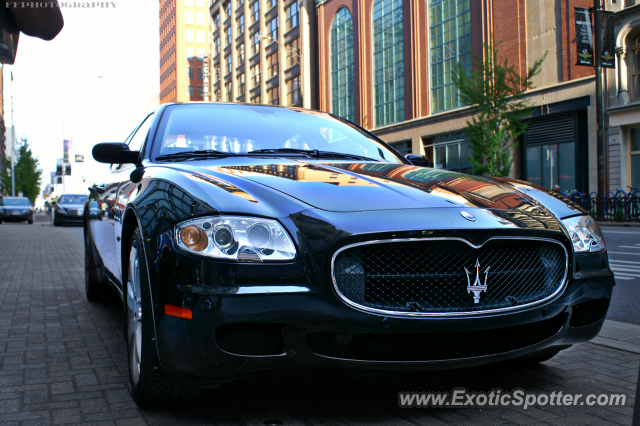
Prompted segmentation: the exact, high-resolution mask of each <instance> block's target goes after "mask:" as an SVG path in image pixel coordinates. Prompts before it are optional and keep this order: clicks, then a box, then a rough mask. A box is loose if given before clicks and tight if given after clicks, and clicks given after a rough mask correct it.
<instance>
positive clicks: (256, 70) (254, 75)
mask: <svg viewBox="0 0 640 426" xmlns="http://www.w3.org/2000/svg"><path fill="white" fill-rule="evenodd" d="M258 84H260V64H257V65H254V66H252V67H251V87H252V88H253V87H256V86H257V85H258Z"/></svg>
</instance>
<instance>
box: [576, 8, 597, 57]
mask: <svg viewBox="0 0 640 426" xmlns="http://www.w3.org/2000/svg"><path fill="white" fill-rule="evenodd" d="M575 18H576V50H577V51H578V62H577V63H576V65H584V66H587V67H592V66H594V65H593V36H592V34H593V32H592V31H591V14H590V13H589V9H585V8H582V7H576V8H575Z"/></svg>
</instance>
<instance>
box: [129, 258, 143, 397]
mask: <svg viewBox="0 0 640 426" xmlns="http://www.w3.org/2000/svg"><path fill="white" fill-rule="evenodd" d="M126 297H127V303H126V310H127V314H126V316H127V319H126V320H127V348H128V351H129V370H130V371H131V381H132V382H133V383H134V384H135V385H137V384H138V382H139V381H140V363H141V359H142V295H141V293H140V257H139V256H138V249H137V248H136V247H131V254H130V255H129V274H128V277H127V293H126Z"/></svg>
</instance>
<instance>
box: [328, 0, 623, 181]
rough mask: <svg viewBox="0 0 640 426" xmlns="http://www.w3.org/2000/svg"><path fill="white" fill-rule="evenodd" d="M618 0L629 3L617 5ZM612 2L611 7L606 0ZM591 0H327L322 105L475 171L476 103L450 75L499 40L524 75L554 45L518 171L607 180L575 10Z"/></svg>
mask: <svg viewBox="0 0 640 426" xmlns="http://www.w3.org/2000/svg"><path fill="white" fill-rule="evenodd" d="M619 1H620V0H619ZM607 3H609V2H607ZM592 6H593V0H573V1H571V2H568V1H557V0H318V2H317V11H318V51H319V65H318V68H319V70H320V71H319V72H320V76H321V78H320V80H319V109H321V110H324V111H330V112H333V113H336V114H339V115H341V116H343V117H346V118H348V119H350V120H353V121H354V122H356V123H358V124H361V125H362V126H363V127H365V128H367V129H370V130H371V131H372V132H373V133H375V134H376V135H378V136H379V137H380V138H382V139H383V140H385V141H386V142H389V143H391V144H392V145H393V146H394V147H396V148H397V149H398V150H399V151H400V152H403V153H409V152H413V153H418V154H423V155H425V156H426V157H428V158H429V160H430V161H431V162H432V163H433V164H434V167H437V168H442V169H447V170H453V171H461V172H470V171H471V169H472V167H471V164H470V163H469V161H468V160H467V156H468V155H469V141H468V139H467V137H466V134H465V133H464V128H465V127H466V121H467V120H469V119H470V108H469V107H468V106H465V105H461V104H460V101H459V98H458V94H457V89H456V87H455V85H454V84H453V81H452V79H451V71H452V70H453V69H454V66H455V64H456V63H461V64H462V65H463V66H464V67H471V62H472V56H473V54H475V55H477V56H479V57H482V56H483V47H482V44H483V42H484V43H486V42H489V40H490V38H491V36H493V38H494V42H495V43H500V44H499V45H498V46H497V47H498V50H499V54H500V55H502V56H505V57H506V58H508V60H509V63H510V64H514V65H515V67H516V70H517V71H518V72H519V73H520V74H521V75H525V73H526V72H527V69H528V67H530V66H532V64H533V63H534V62H535V61H536V60H538V59H540V58H541V57H542V56H543V55H544V53H545V52H546V51H548V52H549V53H548V54H547V57H546V60H545V61H544V63H543V66H542V72H541V74H540V75H538V76H537V77H535V79H534V84H535V86H536V89H534V90H530V91H529V92H528V93H527V94H526V98H528V99H529V100H530V101H531V102H532V104H533V105H535V110H534V112H533V114H532V116H531V117H528V118H527V119H528V120H529V131H528V133H527V134H526V135H525V136H524V137H522V138H521V140H520V141H519V144H518V146H517V147H516V148H512V152H513V155H514V165H513V167H512V169H511V177H515V178H520V179H524V180H528V181H530V182H534V183H537V184H540V185H543V186H546V187H548V188H551V187H553V186H554V185H556V184H558V185H560V187H561V190H563V191H565V190H573V189H578V190H579V191H581V192H589V191H595V190H596V187H597V178H596V176H597V174H596V170H597V162H596V113H595V74H594V70H593V68H589V67H581V66H576V65H575V63H576V59H577V52H576V47H575V39H576V34H575V20H574V10H573V8H574V7H585V8H588V7H592Z"/></svg>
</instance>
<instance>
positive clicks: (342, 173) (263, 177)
mask: <svg viewBox="0 0 640 426" xmlns="http://www.w3.org/2000/svg"><path fill="white" fill-rule="evenodd" d="M167 166H168V167H171V168H175V169H178V170H179V171H181V172H182V173H185V172H187V173H191V174H195V175H196V176H200V177H207V176H209V177H212V178H216V179H222V180H226V181H228V182H233V183H234V185H236V186H239V187H241V185H239V184H240V183H241V182H242V181H243V180H246V181H251V182H254V183H258V184H260V185H263V186H265V187H268V188H271V189H272V190H275V191H278V192H280V193H282V194H286V195H287V196H290V197H293V198H295V199H297V200H299V201H301V202H303V203H305V204H307V205H309V206H312V207H315V208H318V209H322V210H328V211H335V212H348V211H374V210H398V209H412V208H425V207H433V208H442V207H457V208H461V207H462V208H484V209H497V210H513V209H517V210H528V211H530V210H536V211H537V210H538V207H536V205H535V204H534V202H533V201H532V200H531V199H529V198H528V197H526V196H525V195H523V194H522V193H521V192H518V191H517V190H515V189H514V188H513V187H510V186H508V185H502V184H500V183H498V182H496V181H492V180H490V179H485V178H482V177H478V176H470V175H465V174H460V173H455V172H450V171H447V170H441V169H432V168H426V167H417V166H412V165H407V164H389V163H377V162H376V163H373V162H366V163H364V162H362V163H353V162H344V161H340V162H322V163H320V162H312V161H301V160H296V159H284V158H261V157H258V158H256V157H249V158H247V157H230V158H225V159H217V160H202V161H188V162H184V163H171V164H167Z"/></svg>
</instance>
